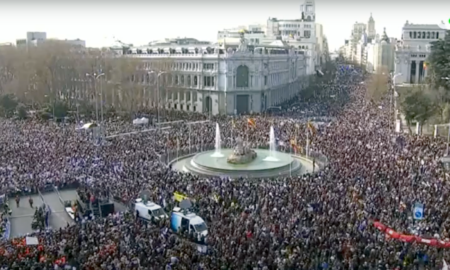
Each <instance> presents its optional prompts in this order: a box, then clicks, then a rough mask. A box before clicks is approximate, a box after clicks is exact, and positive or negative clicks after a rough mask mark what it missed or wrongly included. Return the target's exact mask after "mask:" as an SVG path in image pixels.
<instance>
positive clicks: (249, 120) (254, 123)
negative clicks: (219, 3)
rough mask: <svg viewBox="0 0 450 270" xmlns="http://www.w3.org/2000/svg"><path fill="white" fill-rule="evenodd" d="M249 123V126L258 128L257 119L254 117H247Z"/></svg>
mask: <svg viewBox="0 0 450 270" xmlns="http://www.w3.org/2000/svg"><path fill="white" fill-rule="evenodd" d="M247 124H248V125H249V126H251V127H254V128H256V121H255V119H253V118H248V119H247Z"/></svg>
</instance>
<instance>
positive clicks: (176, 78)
mask: <svg viewBox="0 0 450 270" xmlns="http://www.w3.org/2000/svg"><path fill="white" fill-rule="evenodd" d="M175 84H178V75H175Z"/></svg>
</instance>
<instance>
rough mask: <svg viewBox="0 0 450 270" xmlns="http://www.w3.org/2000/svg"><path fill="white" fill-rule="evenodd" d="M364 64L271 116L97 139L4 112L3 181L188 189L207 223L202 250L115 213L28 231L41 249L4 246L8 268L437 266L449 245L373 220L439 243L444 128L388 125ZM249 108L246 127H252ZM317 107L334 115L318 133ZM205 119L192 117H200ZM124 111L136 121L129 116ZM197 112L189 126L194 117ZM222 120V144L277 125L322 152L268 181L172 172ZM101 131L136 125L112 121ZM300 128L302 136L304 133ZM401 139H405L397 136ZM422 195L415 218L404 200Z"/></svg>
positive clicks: (29, 186) (109, 191) (179, 116)
mask: <svg viewBox="0 0 450 270" xmlns="http://www.w3.org/2000/svg"><path fill="white" fill-rule="evenodd" d="M364 79H365V78H364V75H363V73H362V72H361V71H360V70H357V69H343V70H341V69H340V68H338V71H337V72H336V77H335V79H334V80H332V81H328V82H324V83H323V85H322V86H321V87H322V88H323V89H322V90H321V91H320V95H317V96H314V97H312V98H311V99H308V100H304V99H302V96H301V95H300V96H299V97H298V99H297V100H294V101H293V102H291V103H289V104H285V105H283V106H282V108H281V111H280V112H277V113H275V114H262V115H252V116H239V117H227V116H217V117H216V116H207V115H206V116H205V115H200V114H186V113H182V112H173V113H172V114H167V115H166V120H167V121H175V120H184V122H182V123H174V124H170V127H171V128H170V130H156V131H148V132H141V133H136V134H133V135H128V136H116V137H114V138H111V139H109V140H108V143H107V144H102V145H100V146H99V145H95V144H93V143H92V138H91V137H90V134H89V132H87V131H76V129H75V127H73V126H67V125H66V126H58V125H56V124H54V123H50V124H49V123H41V122H36V121H32V120H29V121H12V120H4V119H3V120H1V121H0V126H1V130H0V133H1V136H0V152H1V155H0V185H1V190H2V191H3V192H9V191H10V190H11V189H12V188H17V187H19V188H20V189H21V190H23V191H31V192H32V191H33V190H36V189H39V188H44V187H45V186H46V185H48V184H49V183H50V184H71V183H74V182H79V183H81V184H82V185H84V186H86V187H88V188H89V190H90V192H91V193H92V194H96V196H99V197H105V196H109V197H114V198H118V199H120V200H122V201H123V202H129V201H131V200H133V199H136V198H138V196H139V194H140V193H141V192H142V191H143V190H148V192H149V194H150V198H149V199H150V200H151V201H154V202H156V203H161V202H164V203H166V202H167V203H169V204H170V202H171V201H172V200H173V198H172V197H173V193H174V192H180V193H183V194H186V196H188V197H189V198H190V199H191V200H192V201H193V204H194V205H195V209H197V214H198V215H199V216H201V217H203V218H204V219H205V221H206V224H207V225H208V231H209V234H208V239H207V251H206V252H205V251H204V250H202V251H199V249H198V247H197V246H196V245H195V244H194V243H191V242H189V241H187V240H186V239H184V238H182V237H178V236H176V235H174V234H173V233H172V232H171V231H170V230H169V229H168V228H169V227H168V226H167V224H164V223H162V224H156V225H155V224H150V223H143V222H142V221H139V220H136V219H135V218H134V217H133V213H129V212H126V213H117V214H114V215H111V216H109V217H108V218H104V219H103V218H97V219H94V220H92V221H88V222H83V223H79V224H75V225H72V226H68V227H67V228H61V229H58V230H54V231H43V232H40V233H37V234H36V236H37V237H38V239H39V245H38V246H26V245H23V244H21V243H22V242H21V239H12V240H9V241H3V242H2V243H1V244H0V253H1V255H2V256H0V266H3V267H8V269H51V268H52V267H54V265H55V264H59V265H60V267H64V265H71V266H74V267H77V268H76V269H204V270H206V269H304V270H309V269H386V270H387V269H438V268H440V267H441V266H442V262H443V260H444V259H447V256H448V255H449V254H448V251H447V250H446V249H442V248H437V247H430V246H427V245H422V244H418V243H404V242H401V241H398V240H396V239H389V238H387V237H386V236H385V234H384V233H383V232H380V231H379V230H377V229H376V228H375V227H374V226H372V224H373V222H374V221H380V222H382V223H383V224H386V225H387V226H389V227H390V228H393V229H395V230H396V231H398V232H403V233H407V234H412V233H415V234H420V235H421V236H423V237H426V236H430V237H434V238H438V239H441V240H444V239H446V238H448V237H449V229H450V227H449V225H450V217H449V215H448V213H447V210H448V208H447V207H448V202H447V201H446V199H445V198H446V197H447V196H448V194H449V186H448V184H447V182H446V174H445V170H444V168H443V167H442V166H441V165H440V163H439V158H440V157H442V156H443V155H444V152H445V143H444V142H443V141H442V140H440V139H439V138H437V139H434V138H430V137H426V136H417V135H409V134H403V135H399V134H396V133H395V132H394V130H393V127H392V126H393V125H392V123H391V122H393V115H392V114H391V113H390V109H389V102H390V100H389V98H387V99H383V100H382V101H380V102H374V101H370V100H367V98H366V95H365V91H366V89H365V86H364V84H361V81H363V80H364ZM248 117H251V118H252V119H253V120H254V122H255V124H256V125H255V126H249V125H248ZM312 117H317V118H318V119H332V120H330V121H329V123H327V124H326V125H320V126H318V127H317V130H316V131H315V132H311V130H310V129H308V128H307V124H306V121H307V120H308V119H310V118H312ZM199 121H200V122H199ZM129 122H131V121H129ZM195 122H197V123H195ZM215 123H219V126H220V128H221V136H222V141H223V147H232V146H233V144H234V142H235V138H237V137H238V136H240V137H242V138H244V139H245V140H248V141H249V143H250V145H251V147H267V145H268V142H269V129H270V126H274V128H275V133H276V137H277V140H278V145H279V147H280V148H281V149H280V150H283V148H287V147H290V145H291V142H292V139H294V138H295V139H296V140H297V142H298V144H299V145H303V146H305V145H306V140H307V137H308V138H309V139H311V143H310V149H311V151H314V152H317V153H321V154H323V155H325V156H326V157H327V160H328V163H327V164H323V165H324V167H323V168H322V170H320V171H317V172H314V173H310V174H306V175H299V176H291V177H278V178H275V179H257V181H248V180H247V179H224V178H221V177H202V176H196V175H191V174H187V173H180V172H175V171H173V170H171V168H170V167H169V166H167V156H168V155H172V156H173V153H175V152H177V153H178V152H181V153H186V152H195V151H201V150H204V149H208V147H211V146H212V145H213V144H214V134H215V133H214V128H215ZM104 126H105V129H106V134H113V133H120V132H129V131H132V130H136V129H139V128H138V127H136V126H133V125H132V124H131V123H128V121H126V120H123V121H118V120H117V119H115V120H108V121H106V122H105V123H104ZM307 133H309V134H308V135H307ZM399 142H401V143H399ZM416 202H420V203H423V204H424V205H425V212H424V219H423V220H421V221H414V220H413V218H412V213H411V207H412V205H413V204H414V203H416Z"/></svg>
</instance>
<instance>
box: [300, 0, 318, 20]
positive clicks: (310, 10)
mask: <svg viewBox="0 0 450 270" xmlns="http://www.w3.org/2000/svg"><path fill="white" fill-rule="evenodd" d="M300 11H301V12H302V20H304V21H307V22H314V21H316V4H315V2H314V0H305V2H304V3H303V4H302V5H301V6H300Z"/></svg>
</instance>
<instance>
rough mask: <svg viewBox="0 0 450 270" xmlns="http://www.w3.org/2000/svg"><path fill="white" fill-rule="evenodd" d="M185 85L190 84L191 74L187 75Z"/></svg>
mask: <svg viewBox="0 0 450 270" xmlns="http://www.w3.org/2000/svg"><path fill="white" fill-rule="evenodd" d="M187 86H191V75H188V76H187Z"/></svg>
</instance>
